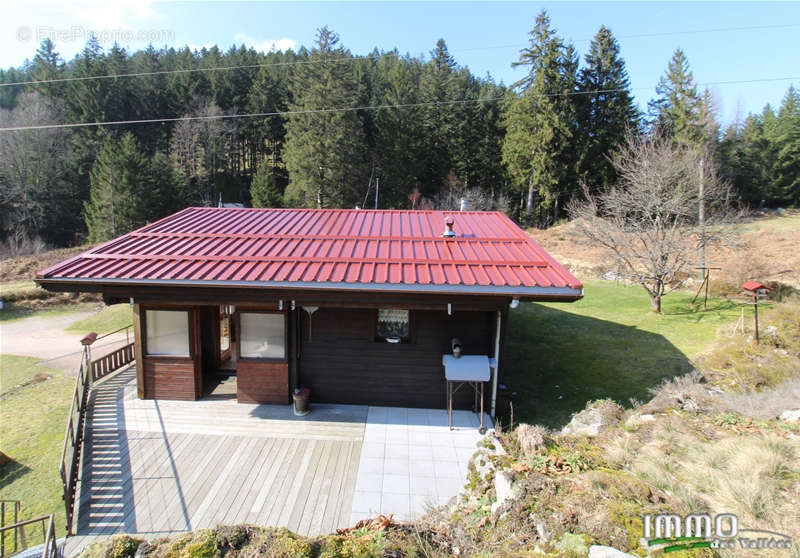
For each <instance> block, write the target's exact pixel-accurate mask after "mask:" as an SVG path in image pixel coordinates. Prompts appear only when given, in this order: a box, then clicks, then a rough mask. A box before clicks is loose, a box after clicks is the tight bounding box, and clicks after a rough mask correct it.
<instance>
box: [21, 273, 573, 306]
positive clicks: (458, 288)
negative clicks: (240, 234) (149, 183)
mask: <svg viewBox="0 0 800 558" xmlns="http://www.w3.org/2000/svg"><path fill="white" fill-rule="evenodd" d="M36 283H37V284H38V285H39V286H41V287H43V288H45V289H47V290H50V291H59V290H62V289H64V290H76V291H83V292H102V291H103V290H104V288H106V287H111V286H117V287H189V288H191V287H217V288H252V289H259V288H261V289H285V290H288V291H320V290H322V291H324V290H329V291H349V292H370V293H424V294H442V295H471V294H474V295H486V296H503V297H509V298H517V299H519V300H525V301H535V300H547V301H554V302H573V301H576V300H579V299H581V298H583V287H582V286H581V287H579V288H576V287H569V286H568V287H540V286H536V287H526V286H521V285H519V286H513V285H506V286H495V285H425V284H405V283H341V282H338V283H332V282H318V281H291V282H289V281H224V280H220V281H215V280H159V279H135V280H131V279H87V278H71V277H65V278H61V277H50V278H48V277H37V278H36Z"/></svg>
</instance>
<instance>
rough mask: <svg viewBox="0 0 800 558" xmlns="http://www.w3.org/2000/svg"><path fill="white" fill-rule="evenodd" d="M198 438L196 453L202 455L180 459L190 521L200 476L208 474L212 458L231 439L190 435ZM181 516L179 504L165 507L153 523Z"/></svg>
mask: <svg viewBox="0 0 800 558" xmlns="http://www.w3.org/2000/svg"><path fill="white" fill-rule="evenodd" d="M191 437H192V438H195V439H197V440H199V442H200V445H199V447H198V449H197V453H198V454H199V455H202V456H203V457H202V458H201V459H200V461H197V460H196V459H195V458H193V457H191V456H190V455H188V454H187V456H188V457H190V459H189V460H186V459H182V460H181V463H180V471H181V473H180V474H182V475H185V477H184V478H185V480H184V481H182V485H183V488H184V506H185V507H186V514H187V515H188V516H189V521H190V523H191V519H192V511H193V508H192V505H193V502H194V500H195V499H196V494H197V493H198V492H199V491H200V489H201V487H202V482H201V478H202V476H203V475H206V476H210V475H209V474H208V471H209V470H211V469H210V466H211V464H212V463H214V460H215V459H217V458H218V457H219V455H220V454H221V453H223V452H224V451H225V450H226V449H227V448H228V447H229V444H231V443H232V440H230V439H226V438H223V437H221V436H191ZM182 517H183V508H182V507H179V506H170V507H166V508H164V509H162V510H160V512H159V513H158V514H157V515H156V517H155V519H154V524H155V525H169V524H170V523H172V522H173V521H175V520H176V518H182Z"/></svg>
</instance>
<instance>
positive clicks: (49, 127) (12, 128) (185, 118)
mask: <svg viewBox="0 0 800 558" xmlns="http://www.w3.org/2000/svg"><path fill="white" fill-rule="evenodd" d="M796 79H800V76H788V77H779V78H761V79H747V80H729V81H708V82H704V83H698V85H701V86H709V85H730V84H741V83H760V82H769V81H790V80H792V81H793V80H796ZM651 89H652V88H650V87H638V88H632V89H622V88H619V89H597V90H593V91H569V92H566V93H542V94H540V95H535V96H534V97H535V98H544V97H572V96H576V95H598V94H601V93H621V92H624V91H649V90H651ZM506 98H507V97H506V96H504V95H503V96H497V97H486V98H483V99H456V100H453V101H429V102H423V103H400V104H394V105H364V106H357V107H341V108H322V109H306V110H286V111H275V112H256V113H246V114H208V115H198V116H175V117H165V118H146V119H142V120H111V121H105V122H73V123H66V124H35V125H31V126H8V127H5V128H0V132H18V131H24V130H53V129H61V128H87V127H93V126H120V125H135V124H156V123H159V122H181V121H190V120H230V119H236V118H270V117H274V116H290V115H293V114H325V113H333V112H353V111H359V110H384V109H404V108H415V107H427V106H448V105H462V104H468V103H490V102H494V101H502V100H504V99H506Z"/></svg>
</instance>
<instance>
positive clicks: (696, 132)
mask: <svg viewBox="0 0 800 558" xmlns="http://www.w3.org/2000/svg"><path fill="white" fill-rule="evenodd" d="M656 93H657V94H658V95H659V97H658V98H656V99H654V100H652V101H650V103H649V108H650V114H651V116H652V117H653V118H654V122H653V123H654V125H656V126H658V127H659V128H660V129H661V131H662V133H663V134H664V135H666V136H668V137H671V138H673V140H674V141H675V142H677V143H680V144H683V145H700V144H702V143H703V140H704V131H705V129H704V123H703V122H702V121H701V114H700V112H701V103H702V100H701V98H700V96H699V95H698V93H697V84H696V83H695V81H694V76H693V75H692V72H691V70H690V69H689V60H688V59H687V58H686V55H685V54H684V52H683V51H682V50H681V49H680V48H679V49H677V50H676V51H675V53H674V54H673V55H672V59H670V61H669V64H668V65H667V72H666V73H665V74H664V75H663V76H662V77H661V79H660V80H659V81H658V85H657V86H656Z"/></svg>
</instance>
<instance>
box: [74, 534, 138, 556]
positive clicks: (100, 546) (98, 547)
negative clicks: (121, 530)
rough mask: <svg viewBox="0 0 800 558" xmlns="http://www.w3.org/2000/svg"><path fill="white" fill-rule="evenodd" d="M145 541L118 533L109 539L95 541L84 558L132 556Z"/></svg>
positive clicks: (86, 551)
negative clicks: (99, 541) (100, 541)
mask: <svg viewBox="0 0 800 558" xmlns="http://www.w3.org/2000/svg"><path fill="white" fill-rule="evenodd" d="M142 542H144V541H143V540H142V539H136V538H134V537H131V536H130V535H117V536H116V537H114V538H112V539H111V540H109V541H105V542H102V543H94V544H92V545H91V546H89V548H87V549H86V550H85V551H84V552H83V554H82V557H83V558H131V557H132V556H134V555H135V554H136V549H137V548H139V545H140V544H142Z"/></svg>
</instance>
